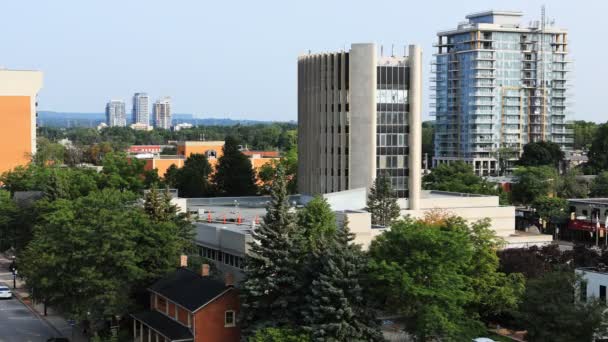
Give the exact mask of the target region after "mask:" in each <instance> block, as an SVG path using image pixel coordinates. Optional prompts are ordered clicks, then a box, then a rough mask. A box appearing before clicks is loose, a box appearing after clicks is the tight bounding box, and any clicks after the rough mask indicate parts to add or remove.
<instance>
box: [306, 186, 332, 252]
mask: <svg viewBox="0 0 608 342" xmlns="http://www.w3.org/2000/svg"><path fill="white" fill-rule="evenodd" d="M298 227H299V229H300V231H301V235H302V238H303V239H304V241H305V244H306V246H304V248H305V249H306V251H307V252H310V251H311V250H315V249H317V248H319V247H320V246H321V243H322V242H323V241H324V240H326V239H328V238H330V237H331V236H333V235H334V234H335V232H336V229H337V228H336V216H335V215H334V213H333V211H332V210H331V207H330V206H329V203H327V200H326V199H325V198H323V197H321V196H315V197H314V198H313V199H312V200H311V201H310V202H308V203H307V204H306V206H305V207H304V209H302V210H300V211H299V212H298Z"/></svg>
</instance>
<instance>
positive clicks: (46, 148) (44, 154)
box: [32, 137, 66, 165]
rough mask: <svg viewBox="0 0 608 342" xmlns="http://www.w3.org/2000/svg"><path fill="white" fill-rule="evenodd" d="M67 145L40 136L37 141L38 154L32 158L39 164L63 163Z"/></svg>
mask: <svg viewBox="0 0 608 342" xmlns="http://www.w3.org/2000/svg"><path fill="white" fill-rule="evenodd" d="M65 152H66V150H65V147H64V146H63V145H61V144H58V143H54V142H51V141H49V140H48V139H46V138H44V137H40V138H38V139H37V141H36V154H34V155H33V157H32V160H33V162H34V163H36V164H38V165H48V164H50V165H61V164H63V161H64V157H65Z"/></svg>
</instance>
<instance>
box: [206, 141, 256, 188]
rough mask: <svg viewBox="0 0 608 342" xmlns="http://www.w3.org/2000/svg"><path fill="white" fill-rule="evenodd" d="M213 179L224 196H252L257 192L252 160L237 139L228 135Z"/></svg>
mask: <svg viewBox="0 0 608 342" xmlns="http://www.w3.org/2000/svg"><path fill="white" fill-rule="evenodd" d="M222 151H223V155H222V156H221V157H220V158H219V160H218V164H217V170H216V172H215V174H214V175H213V181H214V183H215V186H216V187H217V190H218V192H219V194H220V195H222V196H251V195H255V194H256V192H257V186H256V185H255V174H254V171H253V169H252V167H251V161H250V160H249V158H247V156H245V155H244V154H243V153H241V151H239V145H238V144H237V141H236V139H234V138H232V137H227V138H226V141H225V143H224V147H223V148H222Z"/></svg>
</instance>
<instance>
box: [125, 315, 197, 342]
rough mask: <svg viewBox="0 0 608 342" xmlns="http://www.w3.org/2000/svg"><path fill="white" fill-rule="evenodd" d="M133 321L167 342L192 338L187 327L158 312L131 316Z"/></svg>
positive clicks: (190, 339)
mask: <svg viewBox="0 0 608 342" xmlns="http://www.w3.org/2000/svg"><path fill="white" fill-rule="evenodd" d="M131 316H132V317H133V318H134V319H135V320H137V321H140V322H142V323H143V324H145V325H147V326H148V327H150V329H152V330H155V331H156V332H158V333H159V334H161V335H163V336H164V337H166V338H167V339H169V341H176V342H177V341H184V342H186V341H192V340H193V339H194V336H193V335H192V332H191V331H190V329H188V328H187V327H185V326H183V325H181V324H179V323H177V322H176V321H174V320H172V319H171V318H169V317H167V316H165V315H163V314H161V313H160V312H158V311H146V312H141V313H137V314H132V315H131Z"/></svg>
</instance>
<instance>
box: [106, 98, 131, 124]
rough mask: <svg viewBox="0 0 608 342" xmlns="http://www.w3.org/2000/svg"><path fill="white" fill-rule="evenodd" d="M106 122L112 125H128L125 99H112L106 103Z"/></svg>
mask: <svg viewBox="0 0 608 342" xmlns="http://www.w3.org/2000/svg"><path fill="white" fill-rule="evenodd" d="M106 123H107V124H108V126H110V127H113V126H118V127H125V126H126V125H127V114H126V111H125V102H124V101H122V100H112V101H110V102H108V103H107V104H106Z"/></svg>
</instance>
